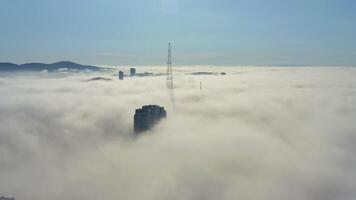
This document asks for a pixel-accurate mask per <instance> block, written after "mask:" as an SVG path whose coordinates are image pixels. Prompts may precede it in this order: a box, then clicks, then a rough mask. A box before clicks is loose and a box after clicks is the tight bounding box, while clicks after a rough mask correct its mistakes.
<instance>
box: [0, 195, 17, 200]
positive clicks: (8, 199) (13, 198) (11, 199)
mask: <svg viewBox="0 0 356 200" xmlns="http://www.w3.org/2000/svg"><path fill="white" fill-rule="evenodd" d="M0 200H15V197H11V198H10V197H3V196H1V197H0Z"/></svg>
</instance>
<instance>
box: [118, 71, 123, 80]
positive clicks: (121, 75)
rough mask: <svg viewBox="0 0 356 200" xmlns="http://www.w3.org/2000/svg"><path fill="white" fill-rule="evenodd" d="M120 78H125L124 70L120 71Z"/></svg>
mask: <svg viewBox="0 0 356 200" xmlns="http://www.w3.org/2000/svg"><path fill="white" fill-rule="evenodd" d="M119 80H124V72H123V71H119Z"/></svg>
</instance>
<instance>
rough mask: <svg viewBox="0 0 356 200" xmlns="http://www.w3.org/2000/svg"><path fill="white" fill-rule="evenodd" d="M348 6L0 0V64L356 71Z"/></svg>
mask: <svg viewBox="0 0 356 200" xmlns="http://www.w3.org/2000/svg"><path fill="white" fill-rule="evenodd" d="M355 9H356V2H355V1H353V0H298V1H295V0H293V1H292V0H268V1H267V0H219V1H218V0H194V1H192V0H61V1H58V0H31V1H28V0H0V29H1V31H0V36H1V37H0V44H1V45H0V62H14V63H25V62H47V63H50V62H56V61H59V60H71V61H76V62H80V63H83V64H95V65H165V63H166V57H167V43H168V42H172V43H173V50H172V51H173V62H174V64H175V65H318V66H320V65H337V66H341V65H347V66H348V65H356V38H355V35H356V12H354V10H355Z"/></svg>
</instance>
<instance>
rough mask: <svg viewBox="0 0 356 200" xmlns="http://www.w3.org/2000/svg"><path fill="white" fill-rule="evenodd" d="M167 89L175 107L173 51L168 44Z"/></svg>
mask: <svg viewBox="0 0 356 200" xmlns="http://www.w3.org/2000/svg"><path fill="white" fill-rule="evenodd" d="M167 88H168V90H169V96H170V98H171V101H172V104H173V106H174V93H173V89H174V85H173V73H172V49H171V43H168V59H167Z"/></svg>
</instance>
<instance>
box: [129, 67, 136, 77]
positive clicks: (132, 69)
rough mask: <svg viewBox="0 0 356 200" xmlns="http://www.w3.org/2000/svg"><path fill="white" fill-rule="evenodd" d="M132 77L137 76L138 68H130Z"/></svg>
mask: <svg viewBox="0 0 356 200" xmlns="http://www.w3.org/2000/svg"><path fill="white" fill-rule="evenodd" d="M130 76H136V68H130Z"/></svg>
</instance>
